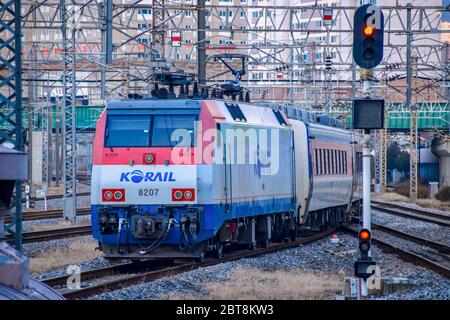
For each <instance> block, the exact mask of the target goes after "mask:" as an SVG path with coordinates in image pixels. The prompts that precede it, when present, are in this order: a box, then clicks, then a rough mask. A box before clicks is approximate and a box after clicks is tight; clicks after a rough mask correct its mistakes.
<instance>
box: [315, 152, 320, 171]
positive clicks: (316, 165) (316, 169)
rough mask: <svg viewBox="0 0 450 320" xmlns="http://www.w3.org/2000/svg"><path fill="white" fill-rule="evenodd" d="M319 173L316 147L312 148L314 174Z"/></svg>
mask: <svg viewBox="0 0 450 320" xmlns="http://www.w3.org/2000/svg"><path fill="white" fill-rule="evenodd" d="M318 174H319V162H318V161H317V149H314V175H318Z"/></svg>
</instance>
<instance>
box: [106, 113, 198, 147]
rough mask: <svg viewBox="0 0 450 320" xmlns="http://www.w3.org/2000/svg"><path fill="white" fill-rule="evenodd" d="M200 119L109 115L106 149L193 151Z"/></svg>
mask: <svg viewBox="0 0 450 320" xmlns="http://www.w3.org/2000/svg"><path fill="white" fill-rule="evenodd" d="M197 118H198V117H197V115H191V114H189V115H183V114H176V115H109V116H108V118H107V121H106V131H105V147H174V146H177V147H192V146H194V140H195V139H194V136H195V126H196V121H197Z"/></svg>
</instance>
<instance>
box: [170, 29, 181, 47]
mask: <svg viewBox="0 0 450 320" xmlns="http://www.w3.org/2000/svg"><path fill="white" fill-rule="evenodd" d="M170 41H171V43H172V47H181V32H180V31H171V34H170Z"/></svg>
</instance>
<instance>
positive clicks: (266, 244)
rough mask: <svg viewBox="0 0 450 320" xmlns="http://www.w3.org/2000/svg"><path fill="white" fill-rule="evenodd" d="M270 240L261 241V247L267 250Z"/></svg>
mask: <svg viewBox="0 0 450 320" xmlns="http://www.w3.org/2000/svg"><path fill="white" fill-rule="evenodd" d="M269 243H270V240H268V239H266V240H264V241H261V247H263V248H267V247H268V246H269Z"/></svg>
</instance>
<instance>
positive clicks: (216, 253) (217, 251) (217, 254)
mask: <svg viewBox="0 0 450 320" xmlns="http://www.w3.org/2000/svg"><path fill="white" fill-rule="evenodd" d="M223 247H224V245H223V243H222V242H218V243H217V244H216V249H215V250H214V257H215V258H217V259H220V258H222V257H223Z"/></svg>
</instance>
